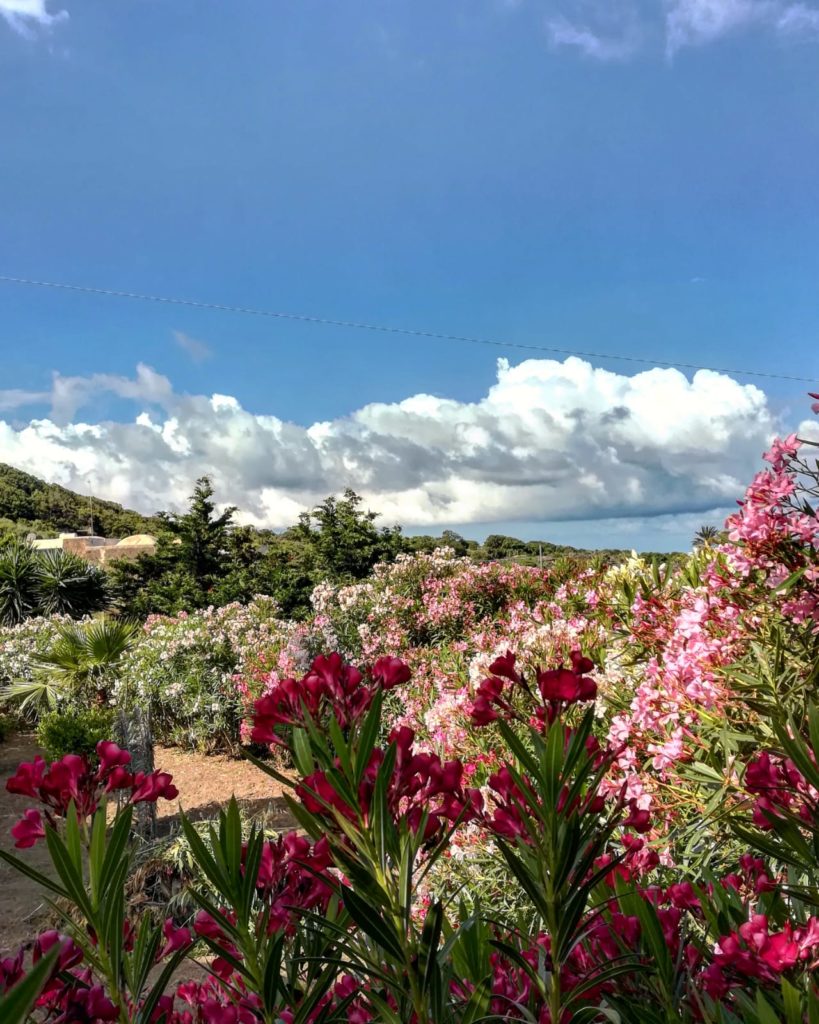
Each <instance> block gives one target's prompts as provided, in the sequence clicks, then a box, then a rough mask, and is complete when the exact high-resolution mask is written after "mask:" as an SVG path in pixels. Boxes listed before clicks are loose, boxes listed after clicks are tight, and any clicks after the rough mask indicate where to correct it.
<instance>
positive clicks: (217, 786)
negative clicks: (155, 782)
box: [0, 736, 292, 957]
mask: <svg viewBox="0 0 819 1024" xmlns="http://www.w3.org/2000/svg"><path fill="white" fill-rule="evenodd" d="M38 753H40V750H39V749H38V747H37V746H36V744H35V743H34V740H33V738H32V737H30V736H13V737H11V738H10V739H8V740H7V741H6V742H5V743H0V847H2V849H4V850H12V851H13V852H15V853H16V854H18V855H19V856H20V857H21V858H24V859H25V860H26V861H27V862H28V863H29V864H31V865H32V867H35V868H37V869H38V870H39V871H46V870H47V869H48V866H49V858H48V851H47V850H46V846H45V843H44V842H41V843H38V844H37V845H36V846H34V847H32V848H31V849H29V850H14V840H13V839H12V837H11V835H10V829H11V827H12V825H14V823H15V822H16V821H17V820H18V819H19V818H20V817H21V816H22V814H23V812H24V811H25V810H26V808H27V807H30V806H32V801H31V800H30V799H29V798H28V797H21V796H13V795H12V794H10V793H7V792H6V780H7V779H8V778H9V777H10V776H11V775H13V774H14V772H15V771H16V769H17V765H18V764H19V763H20V762H21V761H33V760H34V758H35V757H36V755H37V754H38ZM155 763H156V767H157V769H159V770H161V771H166V772H170V773H171V774H172V775H173V777H174V783H175V785H176V786H177V788H178V789H179V799H178V801H174V802H173V803H169V802H167V801H164V800H162V801H160V803H159V805H158V814H159V829H160V832H162V833H166V834H167V833H168V832H170V831H173V830H174V829H175V828H177V827H178V822H179V808H180V806H181V807H182V809H184V811H185V812H186V813H187V814H188V816H189V817H191V818H194V819H201V818H212V817H215V816H216V815H217V814H218V812H219V809H220V808H221V807H224V805H225V804H226V803H227V802H228V800H230V797H231V796H233V795H235V796H236V799H237V800H238V801H239V805H240V807H241V808H242V810H243V811H244V812H245V814H248V815H251V816H253V817H257V818H262V819H263V820H264V823H265V825H266V826H267V827H269V828H282V829H284V828H288V827H291V826H292V819H291V818H290V816H289V812H288V809H287V805H286V803H285V801H284V800H283V798H282V795H281V794H282V787H281V786H280V785H279V783H277V782H276V781H275V780H274V779H271V778H269V777H268V776H267V775H265V774H264V773H263V772H261V771H259V769H258V768H255V767H254V766H253V765H252V764H250V763H249V762H248V761H235V760H231V759H230V758H227V757H217V756H205V755H203V754H195V753H191V752H189V751H185V750H179V749H176V748H170V747H157V748H156V750H155ZM50 914H51V911H50V910H49V908H48V907H47V906H46V905H45V904H44V902H43V899H42V891H41V890H40V888H39V887H38V886H37V884H36V883H35V882H33V881H31V880H30V879H28V878H26V877H25V876H24V875H20V874H18V873H17V872H16V871H14V870H13V869H12V868H11V867H9V866H8V865H7V864H5V862H2V863H0V957H1V956H3V955H5V953H7V952H9V951H12V950H15V949H17V947H18V946H20V945H21V944H22V943H24V942H25V941H26V940H28V939H30V937H31V936H32V935H35V934H36V933H37V932H38V931H40V930H42V929H43V928H45V927H48V925H49V917H50Z"/></svg>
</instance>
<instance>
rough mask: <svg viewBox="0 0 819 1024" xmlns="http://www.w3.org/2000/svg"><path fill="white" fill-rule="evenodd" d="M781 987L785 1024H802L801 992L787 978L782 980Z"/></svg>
mask: <svg viewBox="0 0 819 1024" xmlns="http://www.w3.org/2000/svg"><path fill="white" fill-rule="evenodd" d="M781 985H782V1004H783V1006H784V1008H785V1024H802V1019H803V1018H802V1000H801V999H800V998H799V990H798V989H796V988H794V986H793V985H791V983H790V982H789V981H788V979H787V978H783V979H782V982H781Z"/></svg>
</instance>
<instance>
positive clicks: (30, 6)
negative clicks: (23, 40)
mask: <svg viewBox="0 0 819 1024" xmlns="http://www.w3.org/2000/svg"><path fill="white" fill-rule="evenodd" d="M49 5H50V0H0V17H2V18H4V19H5V21H7V22H8V24H9V25H11V27H12V28H13V29H14V30H15V32H19V33H20V34H21V35H25V36H27V35H31V33H32V29H34V28H36V27H38V26H39V27H41V28H50V27H51V26H52V25H54V24H56V23H57V22H58V21H65V20H66V18H68V11H63V10H54V11H51V10H49Z"/></svg>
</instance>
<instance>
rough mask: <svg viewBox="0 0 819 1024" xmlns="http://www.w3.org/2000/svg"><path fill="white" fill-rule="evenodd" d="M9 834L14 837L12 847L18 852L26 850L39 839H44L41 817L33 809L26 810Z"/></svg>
mask: <svg viewBox="0 0 819 1024" xmlns="http://www.w3.org/2000/svg"><path fill="white" fill-rule="evenodd" d="M11 834H12V835H13V836H14V839H15V843H14V845H15V846H16V847H17V849H18V850H27V849H28V848H29V847H31V846H34V844H35V843H38V842H39V841H40V840H41V839H45V829H44V828H43V817H42V815H41V814H40V812H39V811H36V810H34V808H33V807H32V808H30V809H29V810H27V811H26V812H25V813H24V814H23V817H22V818H21V819H20V820H19V821H18V822H17V824H16V825H14V826H13V827H12V829H11Z"/></svg>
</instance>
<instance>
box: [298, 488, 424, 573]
mask: <svg viewBox="0 0 819 1024" xmlns="http://www.w3.org/2000/svg"><path fill="white" fill-rule="evenodd" d="M361 504H362V499H361V497H359V495H357V494H356V493H355V491H352V490H350V489H349V488H347V490H345V492H344V497H343V498H341V499H338V498H334V497H332V496H331V497H329V498H326V499H325V500H324V501H323V502H322V503H321V504H320V505H317V506H316V507H315V508H313V509H311V510H310V511H309V512H303V513H302V514H301V515H300V516H299V522H298V524H297V525H296V526H295V527H294V528H293V530H292V531H291V533H292V537H293V539H295V540H297V541H300V542H301V543H302V544H303V545H304V547H305V550H306V554H307V557H308V558H309V559H310V560H311V561H312V566H313V570H314V574H315V575H316V577H317V582H318V580H319V579H331V580H337V581H343V580H360V579H364V577H365V576H367V575H369V573H370V570H371V569H372V567H373V566H374V565H375V564H376V563H377V562H382V561H390V560H392V559H393V558H395V556H396V555H397V554H398V553H399V552H400V551H401V550H403V547H404V544H403V538H402V536H401V528H400V527H399V526H395V527H392V528H390V527H382V528H381V529H379V528H378V527H377V526H376V525H375V520H376V519H377V518H378V513H377V512H370V511H364V510H362V508H361Z"/></svg>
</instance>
